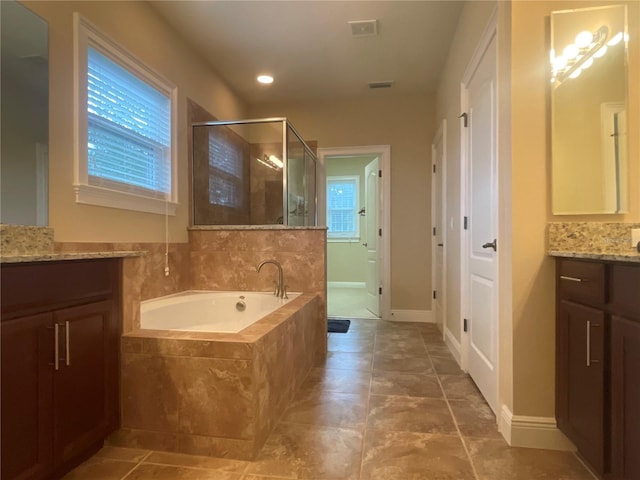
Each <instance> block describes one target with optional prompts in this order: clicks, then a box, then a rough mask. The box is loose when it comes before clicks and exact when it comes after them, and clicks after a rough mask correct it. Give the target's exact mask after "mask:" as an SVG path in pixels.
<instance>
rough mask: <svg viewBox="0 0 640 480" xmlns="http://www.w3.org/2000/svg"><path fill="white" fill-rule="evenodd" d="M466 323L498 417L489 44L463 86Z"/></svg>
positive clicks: (472, 356)
mask: <svg viewBox="0 0 640 480" xmlns="http://www.w3.org/2000/svg"><path fill="white" fill-rule="evenodd" d="M465 87H466V88H465V90H466V91H465V92H463V93H464V94H466V97H467V110H466V112H467V115H468V117H467V121H468V123H467V128H466V129H464V130H465V132H466V133H467V135H468V137H467V142H468V143H467V145H468V149H467V152H468V164H467V167H468V177H467V179H468V181H467V189H468V190H467V196H466V199H467V202H468V204H467V211H468V213H469V215H468V217H469V218H468V221H469V224H468V229H469V232H468V235H467V241H468V243H467V249H466V251H467V259H466V260H467V279H466V280H467V293H468V297H467V310H466V311H467V318H468V321H469V323H468V342H469V344H468V349H467V355H468V357H467V365H468V370H469V374H470V375H471V377H472V378H473V380H474V381H475V383H476V384H477V385H478V388H479V389H480V391H481V392H482V394H483V396H484V397H485V399H486V400H487V402H488V403H489V405H490V406H491V408H492V409H493V411H494V412H495V411H496V407H497V397H498V388H497V385H498V371H497V367H498V358H497V351H498V310H497V301H496V300H497V295H498V286H497V281H498V278H497V272H498V268H497V254H496V251H497V247H498V246H499V244H498V242H497V231H498V228H497V227H498V226H497V218H498V216H497V211H498V203H497V198H498V192H497V185H498V183H497V181H498V176H497V153H496V152H497V131H496V125H497V118H496V114H497V112H496V110H497V104H496V98H497V97H496V94H497V92H496V39H495V35H494V36H493V38H492V40H491V41H490V42H489V43H488V45H487V48H486V49H485V50H484V52H483V53H482V55H481V56H480V58H479V60H478V61H477V63H476V66H475V68H474V69H473V70H472V73H471V75H470V77H469V79H468V81H467V82H465Z"/></svg>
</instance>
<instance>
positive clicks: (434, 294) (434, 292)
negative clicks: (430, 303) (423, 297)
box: [433, 290, 437, 300]
mask: <svg viewBox="0 0 640 480" xmlns="http://www.w3.org/2000/svg"><path fill="white" fill-rule="evenodd" d="M436 296H437V294H436V291H435V290H434V291H433V299H434V300H435V299H436Z"/></svg>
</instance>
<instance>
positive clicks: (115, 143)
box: [75, 14, 176, 214]
mask: <svg viewBox="0 0 640 480" xmlns="http://www.w3.org/2000/svg"><path fill="white" fill-rule="evenodd" d="M75 21H76V22H77V25H76V46H77V48H76V52H77V58H76V75H77V76H78V82H77V84H78V88H77V92H76V96H77V99H78V100H77V103H78V111H77V115H78V122H77V125H78V143H79V145H78V147H77V155H78V162H77V169H76V179H75V190H76V201H77V202H78V203H87V204H92V205H101V206H108V207H115V208H124V209H129V210H138V211H144V212H151V213H169V214H174V213H175V206H176V204H175V197H176V192H175V187H174V185H175V179H174V178H173V172H174V171H175V154H174V152H175V146H174V145H173V143H174V142H173V141H172V140H173V136H174V135H173V132H174V131H175V125H174V118H175V115H174V112H175V91H176V89H175V87H173V86H172V85H170V84H169V83H168V82H167V81H166V80H165V79H163V78H162V77H161V76H160V75H158V74H157V73H155V72H153V71H152V70H151V69H149V68H148V67H146V66H145V65H144V64H143V63H142V62H140V61H139V60H138V59H136V58H134V57H133V56H131V55H130V54H129V53H127V52H126V51H125V50H124V49H123V48H122V47H120V46H119V45H117V44H116V43H115V42H113V41H112V40H111V39H109V38H108V37H106V36H104V35H103V34H101V33H100V32H99V31H98V30H97V29H96V28H95V27H94V26H93V25H91V24H90V23H89V22H88V21H87V20H86V19H84V18H83V17H81V16H80V15H78V14H76V16H75Z"/></svg>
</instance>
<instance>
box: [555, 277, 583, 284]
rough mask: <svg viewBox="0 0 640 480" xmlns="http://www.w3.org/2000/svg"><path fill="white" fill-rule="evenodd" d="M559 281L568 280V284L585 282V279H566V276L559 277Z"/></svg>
mask: <svg viewBox="0 0 640 480" xmlns="http://www.w3.org/2000/svg"><path fill="white" fill-rule="evenodd" d="M560 280H568V281H569V282H578V283H581V282H586V281H587V279H586V278H578V277H568V276H566V275H560Z"/></svg>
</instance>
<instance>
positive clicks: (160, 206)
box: [73, 12, 179, 215]
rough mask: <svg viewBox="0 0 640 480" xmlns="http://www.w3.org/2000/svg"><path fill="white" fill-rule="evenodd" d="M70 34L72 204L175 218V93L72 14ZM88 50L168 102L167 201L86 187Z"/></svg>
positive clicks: (80, 18) (114, 44) (163, 81)
mask: <svg viewBox="0 0 640 480" xmlns="http://www.w3.org/2000/svg"><path fill="white" fill-rule="evenodd" d="M73 33H74V35H73V36H74V80H73V82H74V84H73V87H74V102H75V104H74V182H73V188H74V191H75V197H76V203H82V204H88V205H98V206H102V207H111V208H120V209H125V210H134V211H139V212H147V213H156V214H162V215H165V214H167V215H175V214H176V209H177V207H178V205H179V204H178V201H177V199H178V187H177V185H178V182H177V172H178V168H177V145H178V142H177V137H178V123H177V122H178V89H177V87H176V86H175V85H173V84H172V83H171V82H169V81H168V80H167V79H165V78H164V77H163V76H162V75H160V74H158V73H157V72H155V71H153V70H152V69H151V68H149V67H147V66H146V65H145V64H144V63H143V62H142V61H140V60H139V59H138V58H136V57H134V56H133V55H132V54H130V53H129V52H127V51H126V50H125V49H124V48H123V47H122V46H120V45H119V44H118V43H116V42H115V41H114V40H113V39H111V38H110V37H108V36H107V35H106V34H104V33H103V32H101V31H100V30H98V28H97V27H96V26H95V25H93V24H92V23H91V22H89V21H88V20H87V19H86V18H84V17H83V16H82V15H80V14H79V13H78V12H74V14H73ZM89 47H92V48H94V49H96V50H98V51H99V52H100V53H102V54H103V55H105V56H107V57H108V58H110V59H111V60H113V61H114V62H116V63H118V64H119V65H122V66H124V67H126V68H127V69H128V70H129V71H130V72H131V73H133V74H135V75H137V76H138V77H140V78H141V79H143V80H144V81H145V82H147V83H149V84H150V85H152V86H153V87H154V88H156V89H157V90H158V91H160V92H162V93H164V94H165V95H167V96H168V97H169V98H170V101H171V154H170V158H171V192H170V195H169V198H168V199H166V200H165V199H159V198H152V197H146V196H143V195H138V194H134V193H128V192H122V191H117V190H111V189H109V188H104V187H98V186H95V185H90V184H89V174H88V166H87V143H88V142H87V122H88V115H87V66H88V65H87V61H88V60H87V52H88V48H89Z"/></svg>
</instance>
